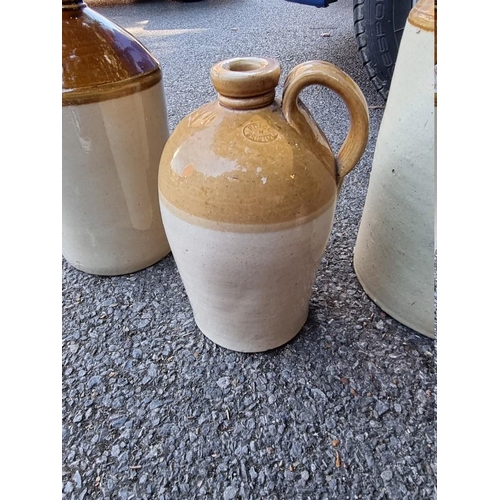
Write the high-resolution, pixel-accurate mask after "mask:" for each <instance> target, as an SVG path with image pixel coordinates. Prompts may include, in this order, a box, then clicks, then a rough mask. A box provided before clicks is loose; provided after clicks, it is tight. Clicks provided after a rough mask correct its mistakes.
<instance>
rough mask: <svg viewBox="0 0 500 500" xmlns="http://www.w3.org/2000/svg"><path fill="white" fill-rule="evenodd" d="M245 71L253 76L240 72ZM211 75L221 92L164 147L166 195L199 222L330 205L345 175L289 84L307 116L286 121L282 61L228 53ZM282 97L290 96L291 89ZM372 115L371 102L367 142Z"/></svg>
mask: <svg viewBox="0 0 500 500" xmlns="http://www.w3.org/2000/svg"><path fill="white" fill-rule="evenodd" d="M238 61H239V62H238ZM236 62H237V64H236ZM315 67H316V66H315ZM235 68H236V69H235ZM233 72H235V73H237V74H236V75H235V74H233ZM246 72H248V73H250V77H249V79H248V80H247V79H245V78H244V74H243V75H242V73H246ZM259 73H260V74H262V79H259ZM211 76H212V81H213V83H214V86H215V88H216V89H217V90H218V92H219V97H218V100H217V101H215V102H212V103H209V104H206V105H204V106H202V107H201V108H199V109H197V110H196V111H195V112H193V113H191V114H190V115H188V116H187V117H185V118H184V119H183V120H182V121H181V122H180V123H179V125H178V126H177V127H176V129H175V130H174V132H173V133H172V134H171V136H170V138H169V140H168V141H167V144H166V146H165V149H164V151H163V155H162V158H161V161H160V173H159V191H160V195H161V197H162V199H163V202H164V203H167V204H168V206H169V208H170V209H171V210H172V209H173V210H174V211H175V213H176V214H177V215H178V216H180V217H183V218H185V219H186V220H191V222H193V223H198V222H199V221H200V220H205V221H212V222H213V223H216V224H220V223H223V224H230V225H247V226H248V227H256V226H259V225H260V226H262V225H275V224H281V225H283V224H285V225H288V224H294V222H296V221H298V220H302V221H303V220H304V219H309V218H313V217H316V216H318V215H319V214H320V213H322V212H323V211H324V210H326V209H327V208H329V207H330V206H331V205H332V203H334V202H335V200H336V198H337V194H338V190H339V187H340V184H341V180H342V178H340V177H339V175H338V173H337V170H336V160H335V157H334V155H333V152H332V151H331V149H330V147H329V145H328V141H327V139H326V138H325V136H324V134H323V132H322V131H321V130H320V129H319V127H318V126H317V125H316V123H315V122H314V120H313V119H312V117H311V116H310V114H309V112H308V111H307V109H306V108H305V107H304V106H303V105H302V104H301V103H300V101H298V100H297V95H298V92H299V91H300V89H299V88H298V87H297V88H296V89H295V90H294V91H290V96H291V98H292V99H293V101H294V106H295V107H294V106H290V105H288V106H287V109H289V111H290V109H292V110H293V111H290V113H291V114H292V115H294V116H295V117H296V118H297V116H296V115H299V116H300V117H301V118H300V120H297V121H300V128H299V127H294V126H293V125H292V124H291V123H290V122H289V121H287V119H286V118H285V115H284V113H283V109H282V107H281V104H280V102H278V101H277V100H274V87H275V85H276V84H277V82H278V79H279V65H278V63H277V62H276V61H273V60H269V59H257V58H243V59H240V60H229V62H228V61H225V62H223V63H219V64H217V65H215V66H214V68H213V70H212V73H211ZM239 89H241V92H240V91H239ZM283 99H284V102H285V100H286V99H288V98H287V97H286V95H285V94H284V97H283ZM269 101H271V102H269ZM266 103H267V104H266ZM365 106H366V103H365ZM367 120H368V112H367V109H366V130H365V131H364V132H365V136H364V137H363V134H362V135H361V136H360V137H359V141H360V142H361V143H362V150H364V147H365V145H366V139H367V135H368V125H367ZM363 141H364V142H363ZM358 159H359V157H357V158H356V159H355V161H356V162H357V160H358ZM353 166H354V165H351V166H350V168H352V167H353ZM350 168H349V169H348V170H350ZM205 225H206V224H205ZM249 230H251V229H249Z"/></svg>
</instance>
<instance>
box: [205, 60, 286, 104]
mask: <svg viewBox="0 0 500 500" xmlns="http://www.w3.org/2000/svg"><path fill="white" fill-rule="evenodd" d="M210 77H211V79H212V83H213V86H214V88H215V90H216V91H217V92H218V94H219V102H220V103H221V104H222V105H223V106H225V107H228V108H232V109H255V108H259V107H264V106H268V105H269V104H271V103H272V102H273V101H274V95H275V91H274V89H275V88H276V86H277V85H278V82H279V78H280V65H279V63H278V61H276V60H274V59H269V58H264V57H262V58H260V57H236V58H233V59H226V60H225V61H222V62H219V63H217V64H216V65H215V66H213V67H212V70H211V72H210Z"/></svg>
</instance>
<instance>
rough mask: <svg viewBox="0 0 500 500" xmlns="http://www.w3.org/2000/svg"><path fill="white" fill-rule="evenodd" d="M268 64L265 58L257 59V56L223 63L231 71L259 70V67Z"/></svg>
mask: <svg viewBox="0 0 500 500" xmlns="http://www.w3.org/2000/svg"><path fill="white" fill-rule="evenodd" d="M266 66H267V61H266V60H265V59H257V58H254V57H252V58H250V57H247V58H243V59H232V60H229V61H227V62H226V63H225V64H223V66H222V67H223V68H224V69H227V70H229V71H238V72H242V73H245V72H248V71H257V70H259V69H262V68H265V67H266Z"/></svg>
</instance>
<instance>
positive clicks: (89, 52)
mask: <svg viewBox="0 0 500 500" xmlns="http://www.w3.org/2000/svg"><path fill="white" fill-rule="evenodd" d="M167 138H168V127H167V114H166V107H165V96H164V89H163V83H162V72H161V69H160V66H159V64H158V61H157V60H156V59H155V58H154V57H153V56H152V55H151V53H150V52H148V51H147V50H146V48H145V47H144V46H142V45H141V44H140V43H139V41H137V40H136V39H135V38H134V37H133V36H132V35H130V34H129V33H128V32H127V31H125V30H123V29H122V28H120V27H119V26H117V25H116V24H114V23H112V22H111V21H110V20H109V19H106V18H105V17H103V16H102V15H100V14H98V13H97V12H95V11H94V10H92V9H90V8H89V7H87V5H86V4H85V2H83V1H81V0H63V2H62V253H63V256H64V257H65V259H66V260H67V261H68V262H69V263H70V264H71V265H72V266H73V267H75V268H77V269H79V270H81V271H85V272H88V273H92V274H99V275H119V274H125V273H132V272H135V271H138V270H140V269H143V268H145V267H147V266H150V265H152V264H154V263H155V262H158V261H159V260H160V259H162V258H163V257H165V255H167V254H168V252H169V251H170V248H169V246H168V242H167V239H166V236H165V230H164V228H163V225H162V221H161V215H160V209H159V205H158V165H159V162H160V156H161V153H162V151H163V147H164V146H165V142H166V140H167Z"/></svg>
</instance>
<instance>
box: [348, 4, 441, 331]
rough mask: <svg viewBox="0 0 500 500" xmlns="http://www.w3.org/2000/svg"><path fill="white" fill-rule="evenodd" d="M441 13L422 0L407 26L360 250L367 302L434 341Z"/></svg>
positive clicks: (358, 264)
mask: <svg viewBox="0 0 500 500" xmlns="http://www.w3.org/2000/svg"><path fill="white" fill-rule="evenodd" d="M435 9H436V7H435V4H434V2H433V0H420V1H419V2H417V4H416V5H415V6H414V7H413V9H412V10H411V11H410V14H409V17H408V20H407V22H406V27H405V30H404V33H403V37H402V40H401V45H400V48H399V53H398V59H397V61H396V66H395V69H394V76H393V78H392V83H391V88H390V90H389V96H388V99H387V105H386V108H385V111H384V116H383V118H382V123H381V125H380V131H379V135H378V138H377V144H376V147H375V153H374V157H373V166H372V171H371V175H370V183H369V186H368V193H367V196H366V202H365V207H364V210H363V215H362V218H361V224H360V227H359V232H358V236H357V240H356V246H355V249H354V269H355V271H356V275H357V277H358V279H359V281H360V283H361V285H362V286H363V288H364V290H365V291H366V293H367V294H368V296H369V297H371V299H372V300H373V301H374V302H375V303H376V304H377V305H379V306H380V308H381V309H383V310H384V311H385V312H386V313H388V314H389V315H390V316H392V317H393V318H395V319H396V320H398V321H399V322H401V323H402V324H404V325H406V326H408V327H410V328H412V329H413V330H415V331H417V332H418V333H421V334H423V335H426V336H428V337H434V336H435V334H434V323H435V321H434V252H435V211H436V172H435V169H436V159H435V141H436V137H435V118H436V117H435V109H436V108H435V104H436V95H435V80H434V69H435V24H434V22H435Z"/></svg>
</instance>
